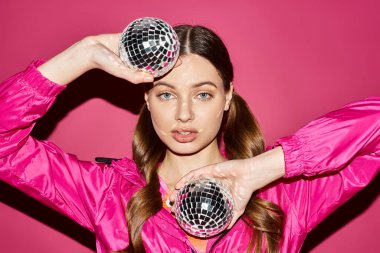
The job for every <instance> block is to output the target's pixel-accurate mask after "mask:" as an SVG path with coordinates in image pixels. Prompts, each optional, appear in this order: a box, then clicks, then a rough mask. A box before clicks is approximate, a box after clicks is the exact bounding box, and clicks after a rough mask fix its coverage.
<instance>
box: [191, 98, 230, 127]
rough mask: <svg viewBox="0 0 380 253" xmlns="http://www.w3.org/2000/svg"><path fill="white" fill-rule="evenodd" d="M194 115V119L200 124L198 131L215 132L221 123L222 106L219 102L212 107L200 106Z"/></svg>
mask: <svg viewBox="0 0 380 253" xmlns="http://www.w3.org/2000/svg"><path fill="white" fill-rule="evenodd" d="M196 115H197V119H196V121H197V122H199V123H201V125H202V129H200V131H206V132H217V131H218V130H219V128H220V125H221V123H222V119H223V115H224V107H223V106H220V105H219V104H217V105H215V106H212V107H205V106H204V107H200V108H198V110H197V113H196Z"/></svg>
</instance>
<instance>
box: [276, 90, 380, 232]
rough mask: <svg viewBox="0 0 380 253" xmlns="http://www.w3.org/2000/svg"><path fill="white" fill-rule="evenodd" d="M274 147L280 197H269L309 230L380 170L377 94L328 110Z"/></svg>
mask: <svg viewBox="0 0 380 253" xmlns="http://www.w3.org/2000/svg"><path fill="white" fill-rule="evenodd" d="M277 145H281V146H282V148H283V150H284V154H285V169H286V174H285V179H284V180H283V182H282V183H281V184H280V185H279V187H280V192H281V195H283V197H282V198H281V199H277V200H274V201H275V202H279V203H280V205H282V206H283V207H285V209H287V213H288V215H290V216H294V217H292V218H294V223H293V224H295V223H298V224H297V226H299V228H300V229H302V230H304V231H306V232H309V231H310V230H311V229H312V228H314V227H315V226H316V225H317V224H318V223H319V222H321V221H322V220H323V219H324V218H325V217H326V216H327V215H329V214H330V213H331V212H333V211H334V210H335V209H336V208H338V207H339V206H340V205H342V204H343V203H344V202H345V201H347V200H348V199H349V198H351V197H352V196H353V195H354V194H355V193H357V192H358V191H359V190H360V189H362V188H363V187H365V186H366V185H367V184H368V183H369V182H370V181H371V180H372V179H373V178H374V177H375V176H376V174H377V173H378V171H379V170H380V98H379V97H370V98H367V99H365V100H362V101H358V102H354V103H350V104H348V105H346V106H344V107H343V108H341V109H339V110H336V111H333V112H330V113H328V114H326V115H324V116H322V117H320V118H318V119H316V120H314V121H312V122H310V123H309V124H307V125H306V126H304V127H303V128H301V129H300V130H298V131H297V132H296V133H295V134H294V135H292V136H288V137H284V138H281V139H279V140H278V141H277ZM277 190H279V189H277ZM290 218H291V217H290Z"/></svg>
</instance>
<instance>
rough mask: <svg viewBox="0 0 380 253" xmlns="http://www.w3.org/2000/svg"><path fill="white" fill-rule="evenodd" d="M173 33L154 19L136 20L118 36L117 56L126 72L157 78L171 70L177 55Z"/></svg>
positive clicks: (164, 24)
mask: <svg viewBox="0 0 380 253" xmlns="http://www.w3.org/2000/svg"><path fill="white" fill-rule="evenodd" d="M179 46H180V44H179V40H178V37H177V34H176V33H175V31H174V29H173V28H172V27H171V26H170V25H169V24H167V23H166V22H164V21H163V20H161V19H158V18H140V19H137V20H135V21H133V22H132V23H130V24H129V25H128V26H127V28H125V30H124V31H123V33H122V35H121V41H120V44H119V54H120V58H121V60H122V61H123V62H125V63H126V64H127V65H128V67H129V68H131V69H134V70H141V71H146V72H149V73H151V74H152V75H153V76H154V77H160V76H162V75H164V74H166V73H167V72H168V71H169V70H171V69H172V68H173V66H174V64H175V63H176V61H177V59H178V55H179Z"/></svg>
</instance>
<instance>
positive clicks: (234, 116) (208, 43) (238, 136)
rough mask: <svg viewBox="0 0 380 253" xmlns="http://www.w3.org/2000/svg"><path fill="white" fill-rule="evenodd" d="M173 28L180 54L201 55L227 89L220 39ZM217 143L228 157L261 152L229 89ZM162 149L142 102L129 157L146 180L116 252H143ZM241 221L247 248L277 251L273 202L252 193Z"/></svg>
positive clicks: (229, 73)
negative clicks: (122, 246) (122, 245)
mask: <svg viewBox="0 0 380 253" xmlns="http://www.w3.org/2000/svg"><path fill="white" fill-rule="evenodd" d="M174 30H175V31H176V33H177V35H178V37H179V40H180V43H181V46H180V56H181V55H186V54H197V55H199V56H202V57H204V58H205V59H207V60H208V61H209V62H210V63H211V64H212V65H214V67H215V68H216V69H217V71H218V73H219V75H220V77H221V78H222V80H223V84H224V89H225V91H226V92H227V91H228V90H230V85H231V82H232V80H233V67H232V63H231V60H230V56H229V54H228V51H227V48H226V47H225V45H224V43H223V42H222V40H221V39H220V38H219V37H218V36H217V35H216V34H215V33H214V32H213V31H211V30H210V29H208V28H206V27H203V26H190V25H180V26H176V27H174ZM218 143H219V145H221V143H223V144H224V145H223V146H224V149H225V154H226V157H227V158H228V159H244V158H250V157H253V156H256V155H258V154H261V153H263V152H264V151H265V145H264V140H263V136H262V133H261V130H260V127H259V124H258V122H257V121H256V119H255V118H254V116H253V115H252V113H251V111H250V110H249V107H248V105H247V103H246V102H245V101H244V99H243V98H242V97H241V96H239V95H238V94H237V93H236V92H235V91H234V92H233V96H232V100H231V104H230V108H229V110H228V111H226V112H225V114H224V116H223V121H222V126H221V129H220V131H219V133H218ZM165 152H166V146H165V145H164V143H163V142H162V141H161V140H160V138H159V137H158V135H157V134H156V132H155V130H154V128H153V124H152V120H151V115H150V112H149V110H148V109H147V106H146V105H144V106H143V107H142V109H141V112H140V116H139V120H138V122H137V126H136V129H135V133H134V139H133V159H134V161H135V162H136V164H137V166H138V168H139V171H140V173H141V174H142V175H143V176H144V178H145V180H146V186H145V187H143V188H141V189H140V190H139V191H137V192H136V193H135V194H134V195H133V197H132V198H131V199H130V201H129V202H128V205H127V209H126V220H127V225H128V232H129V246H128V247H127V248H126V249H125V250H124V251H122V252H128V253H140V252H145V249H144V245H143V242H142V238H141V230H142V227H143V225H144V223H145V221H146V220H147V219H149V217H151V216H152V215H154V214H156V213H157V212H158V211H159V210H160V209H161V208H163V205H162V199H161V194H160V191H159V189H160V182H159V178H158V174H157V169H158V168H157V165H158V164H159V163H160V162H161V161H162V159H163V157H164V155H165ZM241 219H243V221H244V222H245V223H246V224H247V225H248V226H249V227H250V228H251V229H252V238H251V240H250V243H249V245H248V248H247V252H251V251H252V250H254V252H262V251H266V252H270V253H272V252H279V248H280V243H281V238H282V233H283V220H284V214H283V212H282V210H281V209H280V208H279V207H278V206H277V205H275V204H273V203H270V202H268V201H266V200H263V199H260V198H258V197H256V196H255V195H252V197H251V199H250V201H249V203H248V205H247V207H246V209H245V212H244V214H243V216H242V217H241Z"/></svg>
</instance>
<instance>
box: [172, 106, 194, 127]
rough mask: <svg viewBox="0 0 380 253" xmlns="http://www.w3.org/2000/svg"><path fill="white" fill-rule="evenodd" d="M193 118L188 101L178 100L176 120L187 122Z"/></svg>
mask: <svg viewBox="0 0 380 253" xmlns="http://www.w3.org/2000/svg"><path fill="white" fill-rule="evenodd" d="M193 118H194V113H193V110H192V104H191V102H188V101H178V106H177V112H176V120H178V121H181V122H188V121H190V120H192V119H193Z"/></svg>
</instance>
